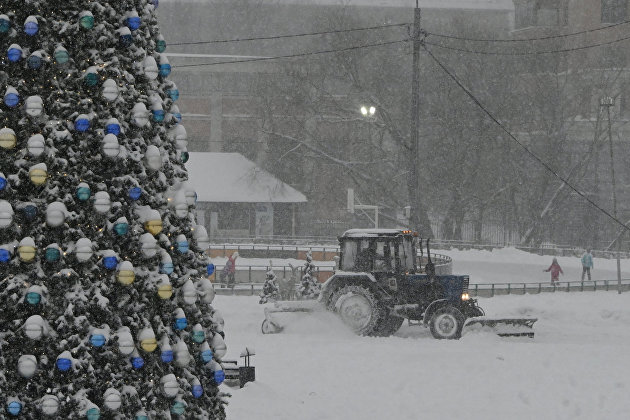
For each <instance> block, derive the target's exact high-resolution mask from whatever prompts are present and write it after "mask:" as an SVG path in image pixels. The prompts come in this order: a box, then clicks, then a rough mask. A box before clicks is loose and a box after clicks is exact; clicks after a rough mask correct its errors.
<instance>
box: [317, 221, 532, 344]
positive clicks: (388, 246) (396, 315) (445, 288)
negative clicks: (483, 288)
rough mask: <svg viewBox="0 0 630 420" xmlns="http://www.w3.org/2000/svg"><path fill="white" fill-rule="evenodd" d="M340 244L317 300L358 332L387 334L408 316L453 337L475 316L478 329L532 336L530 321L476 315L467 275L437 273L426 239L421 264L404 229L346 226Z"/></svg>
mask: <svg viewBox="0 0 630 420" xmlns="http://www.w3.org/2000/svg"><path fill="white" fill-rule="evenodd" d="M339 245H340V255H339V261H338V269H337V270H336V271H335V273H334V274H333V276H332V277H331V278H329V279H328V280H327V281H326V283H325V284H324V286H323V288H322V292H321V294H320V297H319V300H320V302H321V303H323V304H324V306H325V307H326V308H327V309H329V310H331V311H334V312H336V313H338V314H339V316H340V317H341V319H342V320H343V322H344V323H346V324H347V325H348V326H349V327H350V328H351V329H353V330H354V331H355V332H356V333H357V334H360V335H370V336H389V335H391V334H393V333H394V332H396V331H397V330H398V329H399V328H400V326H401V325H402V323H403V322H404V320H405V319H408V320H410V321H415V322H417V323H421V324H423V325H425V326H427V327H429V329H430V330H431V334H432V335H433V337H435V338H438V339H458V338H460V337H461V334H462V329H463V327H464V324H466V323H467V320H469V319H471V318H476V320H474V323H475V324H477V325H481V326H482V327H484V326H490V327H491V328H495V327H496V326H497V325H498V324H502V325H503V326H505V325H508V326H514V327H516V329H517V332H516V333H509V332H504V333H503V334H501V335H521V336H522V335H526V336H533V332H531V326H532V324H533V322H534V321H535V320H520V319H504V320H487V319H484V318H478V317H482V316H483V315H484V311H483V310H482V309H481V308H480V307H479V306H478V305H477V301H476V300H475V299H471V298H470V296H469V294H468V283H469V277H468V276H467V275H451V274H436V268H435V266H434V264H433V262H432V260H431V254H430V249H429V242H428V241H427V257H426V264H425V265H424V267H422V261H421V259H424V258H423V257H422V254H423V252H422V241H418V238H417V235H416V234H414V233H413V232H411V231H409V230H400V229H351V230H348V231H346V232H345V233H344V234H343V235H341V237H339ZM418 248H420V249H418ZM418 251H420V252H418ZM419 254H420V255H419ZM471 321H472V320H471ZM471 321H469V322H468V323H469V324H470V323H471Z"/></svg>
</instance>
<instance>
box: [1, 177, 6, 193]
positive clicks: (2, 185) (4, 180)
mask: <svg viewBox="0 0 630 420" xmlns="http://www.w3.org/2000/svg"><path fill="white" fill-rule="evenodd" d="M6 186H7V180H6V178H3V177H1V176H0V191H2V190H4V189H5V188H6Z"/></svg>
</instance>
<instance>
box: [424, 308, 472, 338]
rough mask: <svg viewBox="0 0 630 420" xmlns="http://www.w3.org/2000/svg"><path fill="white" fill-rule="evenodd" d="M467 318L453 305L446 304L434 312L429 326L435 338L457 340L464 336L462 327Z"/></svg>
mask: <svg viewBox="0 0 630 420" xmlns="http://www.w3.org/2000/svg"><path fill="white" fill-rule="evenodd" d="M465 321H466V318H465V317H464V315H462V313H461V312H460V311H459V310H458V309H457V308H454V307H452V306H444V307H442V308H440V309H438V310H436V311H435V312H434V313H433V316H431V319H430V320H429V328H430V329H431V334H432V335H433V337H434V338H437V339H440V340H457V339H459V338H460V337H461V336H462V328H463V327H464V322H465Z"/></svg>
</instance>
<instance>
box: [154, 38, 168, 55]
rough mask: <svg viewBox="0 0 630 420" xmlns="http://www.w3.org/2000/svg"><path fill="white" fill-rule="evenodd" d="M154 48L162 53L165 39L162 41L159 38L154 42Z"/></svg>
mask: <svg viewBox="0 0 630 420" xmlns="http://www.w3.org/2000/svg"><path fill="white" fill-rule="evenodd" d="M155 50H156V51H157V52H159V53H163V52H164V51H166V41H164V40H163V39H160V40H159V41H158V42H157V43H156V44H155Z"/></svg>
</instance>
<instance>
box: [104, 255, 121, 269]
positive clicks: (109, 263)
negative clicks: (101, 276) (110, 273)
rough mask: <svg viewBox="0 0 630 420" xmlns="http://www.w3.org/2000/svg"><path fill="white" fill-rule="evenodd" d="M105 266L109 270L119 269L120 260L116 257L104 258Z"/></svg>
mask: <svg viewBox="0 0 630 420" xmlns="http://www.w3.org/2000/svg"><path fill="white" fill-rule="evenodd" d="M103 266H104V267H105V268H107V269H108V270H115V269H116V267H118V258H116V257H104V258H103Z"/></svg>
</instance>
